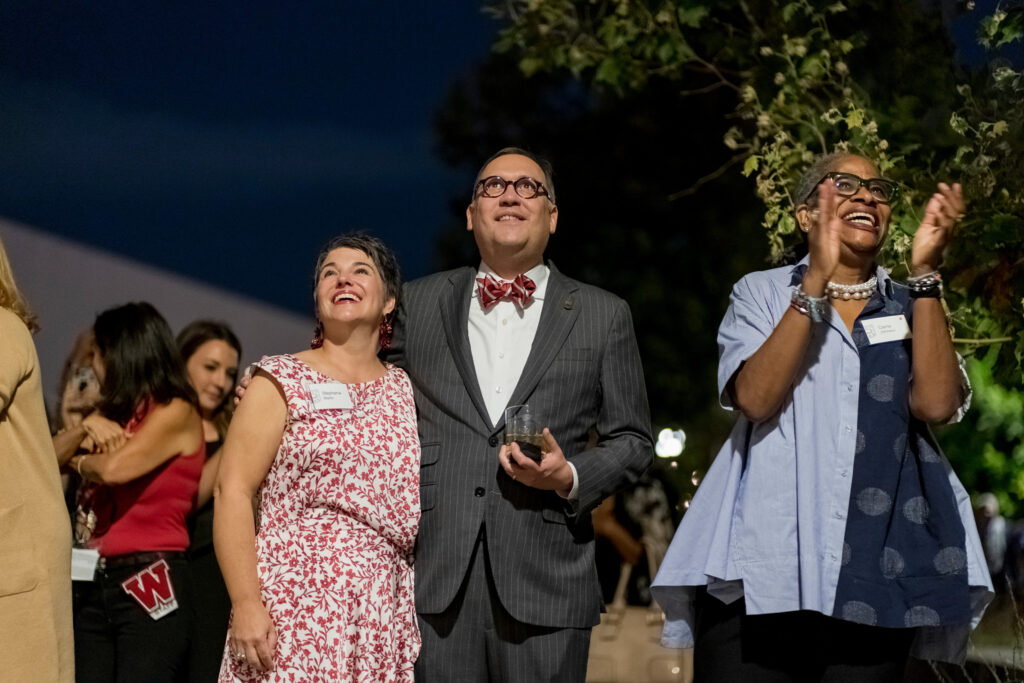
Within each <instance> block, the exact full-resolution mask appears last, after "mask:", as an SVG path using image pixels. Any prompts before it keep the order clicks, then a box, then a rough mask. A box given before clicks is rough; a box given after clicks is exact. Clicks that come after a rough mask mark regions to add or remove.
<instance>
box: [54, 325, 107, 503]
mask: <svg viewBox="0 0 1024 683" xmlns="http://www.w3.org/2000/svg"><path fill="white" fill-rule="evenodd" d="M95 345H96V342H95V340H94V339H93V336H92V327H91V326H90V327H88V328H87V329H85V330H82V332H81V333H79V335H78V336H77V337H76V338H75V343H74V345H73V346H72V347H71V352H70V353H69V354H68V356H67V358H66V359H65V360H64V365H63V367H62V369H61V372H60V382H59V383H58V384H57V387H58V391H57V406H56V408H57V409H56V411H55V412H54V414H53V416H52V419H51V429H52V431H53V435H54V436H53V445H54V449H55V450H56V451H57V453H58V457H59V458H60V462H61V464H64V463H65V462H67V460H68V458H70V457H71V456H72V455H74V451H75V450H76V449H77V446H78V444H79V443H81V441H82V437H81V435H79V436H75V435H74V434H68V432H69V431H70V430H72V429H74V428H76V427H79V426H80V425H81V424H82V421H83V420H84V419H85V417H86V416H87V415H89V414H90V413H92V412H93V410H94V409H95V408H96V404H97V403H99V400H100V383H99V380H97V379H96V373H95V372H93V370H92V354H93V350H94V349H95ZM83 429H84V428H83ZM118 429H120V427H118ZM80 481H81V479H79V477H78V475H77V474H76V473H75V472H73V471H71V470H68V469H65V470H64V471H63V472H62V474H61V483H62V485H63V487H64V503H65V505H66V506H67V508H68V513H69V514H70V513H71V512H72V511H73V510H74V504H75V494H76V493H77V491H78V484H79V482H80Z"/></svg>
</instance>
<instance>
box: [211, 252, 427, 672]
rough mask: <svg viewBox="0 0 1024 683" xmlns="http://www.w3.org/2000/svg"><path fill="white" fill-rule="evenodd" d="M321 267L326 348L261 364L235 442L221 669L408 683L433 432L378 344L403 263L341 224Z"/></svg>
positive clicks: (223, 486)
mask: <svg viewBox="0 0 1024 683" xmlns="http://www.w3.org/2000/svg"><path fill="white" fill-rule="evenodd" d="M314 275H315V287H314V302H315V307H316V308H315V310H316V315H317V323H316V328H315V329H316V332H315V335H314V339H313V343H312V347H313V348H312V349H311V350H308V351H302V352H301V353H297V354H295V355H281V356H272V357H267V358H264V359H263V360H262V361H260V362H259V363H257V364H256V371H255V374H254V375H253V377H252V381H251V382H250V383H249V385H248V390H247V392H246V394H245V397H244V398H243V399H242V401H241V403H240V404H239V406H238V409H237V411H236V413H235V417H234V420H233V421H232V423H231V428H230V430H229V431H228V437H227V440H226V441H225V445H224V457H223V460H222V462H221V466H220V472H219V474H218V477H217V485H216V489H215V495H216V498H217V505H216V509H215V514H214V543H215V545H216V548H217V558H218V560H219V561H220V566H221V569H222V571H223V572H224V579H225V581H226V583H227V586H228V591H229V592H230V594H231V603H232V607H233V611H232V617H231V627H230V630H229V637H228V643H227V647H226V649H225V654H224V663H223V668H222V669H221V676H220V680H221V681H239V680H241V681H253V680H261V681H335V680H338V681H355V680H359V681H361V682H368V681H380V682H382V683H383V682H384V681H387V682H393V681H409V682H411V681H412V680H413V664H414V662H415V661H416V657H417V655H418V653H419V646H420V637H419V630H418V628H417V624H416V609H415V603H414V595H413V570H412V551H413V543H414V541H415V539H416V530H417V527H418V524H419V518H420V499H419V471H420V444H419V438H418V434H417V427H416V408H415V404H414V402H413V395H412V385H411V383H410V381H409V378H408V376H407V375H406V374H405V372H403V371H402V370H400V369H398V368H396V367H395V366H393V365H390V364H385V363H382V362H381V361H380V359H379V358H378V356H377V353H378V351H379V350H380V347H381V346H386V345H387V337H388V335H389V334H390V325H389V322H390V315H391V313H392V312H393V311H394V310H395V305H396V303H397V300H398V297H399V293H400V279H399V273H398V264H397V263H396V261H395V257H394V254H392V252H391V250H390V249H388V248H387V247H386V246H385V245H384V244H383V243H382V242H380V241H379V240H377V239H375V238H372V237H368V236H365V235H359V234H355V235H342V236H340V237H337V238H335V239H334V240H332V241H331V242H329V243H328V244H327V246H326V247H325V248H324V250H323V251H322V252H321V253H320V255H319V258H318V259H317V264H316V268H315V270H314ZM257 492H258V493H259V529H258V532H257V533H256V534H255V538H254V533H253V526H254V525H253V512H252V505H251V501H252V498H253V496H254V495H256V494H257Z"/></svg>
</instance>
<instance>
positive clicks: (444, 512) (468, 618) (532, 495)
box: [390, 148, 652, 683]
mask: <svg viewBox="0 0 1024 683" xmlns="http://www.w3.org/2000/svg"><path fill="white" fill-rule="evenodd" d="M466 216H467V228H468V230H470V231H471V232H472V233H473V235H474V237H475V239H476V243H477V246H478V248H479V250H480V257H481V263H480V265H479V268H477V267H466V268H461V269H457V270H453V271H448V272H445V273H437V274H435V275H431V276H428V277H425V278H422V279H420V280H416V281H414V282H411V283H409V284H408V285H406V288H405V292H404V296H403V302H402V305H401V308H400V310H399V312H398V316H397V320H396V323H395V335H394V342H393V346H392V352H391V356H390V359H391V360H393V361H394V362H396V363H397V364H398V365H399V366H401V367H403V368H405V370H406V371H407V372H408V373H409V376H410V377H411V378H412V382H413V386H414V389H415V393H416V407H417V411H418V414H419V432H420V439H421V442H422V461H421V470H420V471H421V474H420V487H421V488H420V492H421V504H422V510H423V515H422V518H421V522H420V531H419V537H418V540H417V544H416V607H417V611H418V612H419V615H420V630H421V632H422V636H423V649H422V652H421V654H420V658H419V661H418V662H417V665H416V677H417V680H418V681H420V682H421V683H442V682H443V683H452V682H456V681H466V682H472V683H478V682H480V681H488V680H491V681H530V682H531V683H533V682H535V681H559V682H563V681H583V680H584V678H585V675H586V662H587V652H588V649H589V642H590V630H591V628H592V627H593V626H594V625H595V624H597V623H598V622H599V621H600V612H601V608H602V599H601V592H600V589H599V586H598V581H597V571H596V568H595V565H594V531H593V527H592V525H591V522H590V511H591V510H592V509H593V508H594V507H595V506H597V505H598V503H600V502H601V500H602V499H604V498H605V497H606V496H608V495H611V494H612V493H614V492H615V491H616V490H618V489H620V488H623V487H624V486H627V485H628V484H630V483H632V482H634V481H636V479H637V478H638V477H639V476H640V475H641V474H642V473H643V472H644V470H645V469H646V468H647V466H648V465H649V464H650V461H651V457H652V440H651V433H650V416H649V412H648V407H647V394H646V390H645V387H644V379H643V371H642V368H641V365H640V356H639V352H638V349H637V344H636V338H635V336H634V333H633V326H632V320H631V317H630V313H629V308H628V306H627V304H626V303H625V302H624V301H623V300H621V299H619V298H617V297H615V296H613V295H611V294H609V293H608V292H605V291H603V290H600V289H597V288H596V287H591V286H589V285H585V284H583V283H580V282H577V281H575V280H571V279H569V278H567V277H565V276H564V275H562V274H561V273H559V272H558V271H557V270H556V269H555V268H554V266H553V265H552V264H550V263H549V264H545V263H544V261H543V256H544V250H545V248H546V247H547V242H548V239H549V237H550V236H551V234H553V233H554V232H555V226H556V224H557V219H558V208H557V206H556V205H555V196H554V187H553V185H552V183H551V173H550V167H548V166H547V165H546V163H545V162H543V161H542V160H540V159H538V158H536V157H534V156H533V155H531V154H529V153H528V152H524V151H523V150H518V149H514V148H509V149H505V150H502V151H501V152H499V153H498V154H496V155H495V156H494V157H492V158H491V159H489V160H488V161H487V163H485V164H484V167H483V168H482V169H481V171H480V173H479V175H478V176H477V183H476V184H475V186H474V192H473V199H472V203H471V204H470V206H469V208H468V209H467V211H466ZM478 282H479V283H480V286H479V287H478V286H477V284H478ZM525 403H528V404H529V406H530V408H531V410H532V411H533V412H534V413H536V414H539V416H540V417H541V420H542V423H543V424H544V425H545V426H546V427H547V428H548V429H547V430H546V431H545V443H546V445H545V448H544V451H545V452H544V455H543V457H542V459H541V461H540V462H539V463H535V462H534V461H533V460H531V459H530V458H528V457H527V456H526V455H524V454H523V453H522V451H520V450H519V447H518V446H517V445H515V444H513V445H512V446H511V447H507V446H503V445H502V441H503V439H502V434H503V430H504V427H505V424H504V417H503V410H504V408H505V406H506V405H517V404H525ZM591 432H596V437H597V438H596V445H594V442H593V441H591V440H590V435H591ZM588 441H589V443H588Z"/></svg>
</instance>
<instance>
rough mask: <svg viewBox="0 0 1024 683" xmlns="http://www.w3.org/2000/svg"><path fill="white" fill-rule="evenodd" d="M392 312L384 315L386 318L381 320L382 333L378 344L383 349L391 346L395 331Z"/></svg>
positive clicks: (385, 349)
mask: <svg viewBox="0 0 1024 683" xmlns="http://www.w3.org/2000/svg"><path fill="white" fill-rule="evenodd" d="M392 317H393V316H392V314H391V313H388V314H387V315H386V316H384V319H383V320H381V321H380V335H379V336H378V338H377V345H378V346H379V347H380V350H381V351H387V350H388V349H390V348H391V335H392V333H394V328H393V327H392V325H391V318H392Z"/></svg>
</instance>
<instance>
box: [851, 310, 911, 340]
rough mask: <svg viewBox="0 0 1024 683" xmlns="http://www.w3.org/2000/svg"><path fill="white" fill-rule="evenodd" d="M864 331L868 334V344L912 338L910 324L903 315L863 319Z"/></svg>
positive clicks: (861, 322)
mask: <svg viewBox="0 0 1024 683" xmlns="http://www.w3.org/2000/svg"><path fill="white" fill-rule="evenodd" d="M860 324H861V325H862V326H863V327H864V333H865V334H866V335H867V336H868V344H882V343H885V342H891V341H900V340H901V339H910V325H908V324H907V318H906V317H905V316H902V315H887V316H885V317H884V318H871V319H870V320H861V321H860Z"/></svg>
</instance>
